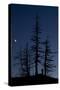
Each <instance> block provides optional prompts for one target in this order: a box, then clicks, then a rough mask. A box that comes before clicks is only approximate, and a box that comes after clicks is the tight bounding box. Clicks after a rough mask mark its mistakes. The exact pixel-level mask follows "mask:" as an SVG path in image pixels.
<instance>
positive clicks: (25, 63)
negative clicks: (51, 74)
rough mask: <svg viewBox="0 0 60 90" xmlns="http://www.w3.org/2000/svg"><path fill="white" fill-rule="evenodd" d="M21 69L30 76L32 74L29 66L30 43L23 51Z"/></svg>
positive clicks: (25, 74) (23, 73)
mask: <svg viewBox="0 0 60 90" xmlns="http://www.w3.org/2000/svg"><path fill="white" fill-rule="evenodd" d="M20 61H21V69H22V75H24V76H29V75H30V66H29V63H30V62H29V50H28V43H27V44H26V48H25V49H23V51H22V56H21V60H20Z"/></svg>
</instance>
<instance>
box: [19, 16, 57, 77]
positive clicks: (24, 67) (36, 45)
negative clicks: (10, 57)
mask: <svg viewBox="0 0 60 90" xmlns="http://www.w3.org/2000/svg"><path fill="white" fill-rule="evenodd" d="M38 19H39V18H38V16H36V23H35V30H34V31H33V36H32V38H31V42H33V45H32V46H31V50H32V52H33V53H32V56H33V58H32V59H31V55H30V51H29V50H30V49H29V46H28V43H26V47H25V48H24V49H23V50H21V51H20V55H19V56H18V58H19V60H20V66H21V67H20V71H21V73H20V74H21V76H27V77H28V76H30V70H31V68H32V67H33V64H34V65H35V66H34V67H35V75H38V72H39V71H38V63H40V64H41V56H40V55H41V53H42V54H44V55H43V56H42V58H43V59H44V62H43V64H42V67H43V68H44V69H42V70H41V74H42V75H43V74H44V75H45V76H47V73H48V72H51V71H53V68H55V67H56V65H54V63H53V62H54V60H53V56H54V55H53V54H55V52H52V50H51V49H50V46H49V40H48V38H47V39H46V41H44V42H42V43H41V40H40V34H41V30H40V29H39V22H38ZM40 44H42V45H44V47H45V50H41V47H40ZM32 61H33V62H32ZM17 65H18V64H17Z"/></svg>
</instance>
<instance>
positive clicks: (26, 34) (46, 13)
mask: <svg viewBox="0 0 60 90" xmlns="http://www.w3.org/2000/svg"><path fill="white" fill-rule="evenodd" d="M36 15H38V18H39V19H38V22H39V29H40V31H41V32H42V34H41V38H42V41H44V40H45V39H46V36H47V35H48V38H49V41H50V47H51V49H52V50H53V51H58V8H57V7H50V6H31V5H16V4H15V5H14V4H12V5H11V51H12V53H11V75H12V77H18V76H19V65H15V66H14V63H16V62H19V59H17V60H16V59H15V58H14V57H15V56H17V55H18V53H19V51H20V49H21V48H24V47H25V45H26V43H27V42H28V43H29V47H30V46H31V42H32V41H31V38H32V34H33V32H32V31H34V30H35V23H36ZM53 59H54V64H56V68H55V70H54V72H51V73H50V74H49V75H50V76H52V77H55V78H57V77H58V54H57V53H56V54H55V55H54V58H53ZM41 68H42V66H41V65H39V66H38V70H39V73H40V72H41ZM33 73H34V70H33V69H32V71H31V74H33Z"/></svg>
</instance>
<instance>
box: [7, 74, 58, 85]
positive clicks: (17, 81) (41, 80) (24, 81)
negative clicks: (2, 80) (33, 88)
mask: <svg viewBox="0 0 60 90" xmlns="http://www.w3.org/2000/svg"><path fill="white" fill-rule="evenodd" d="M56 83H58V79H56V78H52V77H49V76H42V75H37V76H30V77H16V78H11V79H10V81H9V85H10V86H22V85H38V84H56Z"/></svg>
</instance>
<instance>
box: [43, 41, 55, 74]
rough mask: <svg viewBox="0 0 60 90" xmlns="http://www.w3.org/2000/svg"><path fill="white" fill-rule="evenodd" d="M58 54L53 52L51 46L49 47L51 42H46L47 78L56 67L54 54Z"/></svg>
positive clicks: (45, 65)
mask: <svg viewBox="0 0 60 90" xmlns="http://www.w3.org/2000/svg"><path fill="white" fill-rule="evenodd" d="M55 53H56V52H53V51H51V49H50V46H49V41H48V40H46V42H45V61H44V72H45V76H46V75H47V73H48V72H51V71H53V68H55V67H56V65H54V60H53V59H52V58H53V56H54V55H53V54H55Z"/></svg>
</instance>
